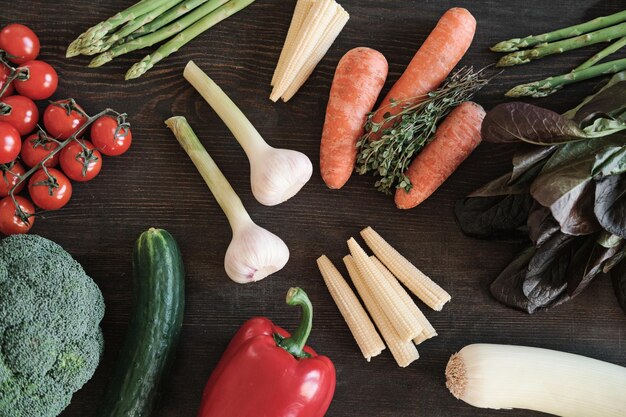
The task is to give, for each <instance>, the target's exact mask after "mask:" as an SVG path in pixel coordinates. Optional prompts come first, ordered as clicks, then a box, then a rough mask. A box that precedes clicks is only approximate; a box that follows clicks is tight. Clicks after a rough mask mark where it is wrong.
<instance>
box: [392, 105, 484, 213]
mask: <svg viewBox="0 0 626 417" xmlns="http://www.w3.org/2000/svg"><path fill="white" fill-rule="evenodd" d="M484 117H485V110H484V109H483V108H482V107H481V106H480V105H478V104H476V103H472V102H471V101H467V102H465V103H462V104H460V105H459V106H458V107H457V108H455V109H454V110H452V112H451V113H450V114H449V115H448V117H446V119H445V120H444V121H443V122H442V123H441V125H440V126H439V127H438V128H437V131H436V132H435V137H434V138H433V141H432V142H431V143H429V144H428V145H427V146H426V147H425V148H424V150H423V151H422V152H421V153H419V154H418V155H417V157H415V159H414V160H413V162H411V165H410V166H409V168H408V169H407V171H406V173H405V174H406V176H407V177H409V180H410V181H411V184H412V185H413V188H411V191H409V192H408V193H407V192H406V191H405V190H404V189H402V188H398V189H397V190H396V197H395V201H396V206H397V207H398V208H400V209H410V208H413V207H415V206H417V205H418V204H420V203H421V202H422V201H424V200H426V199H427V198H428V197H429V196H430V195H431V194H432V193H434V192H435V191H436V190H437V188H439V186H441V184H443V183H444V181H445V180H447V179H448V177H449V176H450V175H452V173H453V172H454V171H455V170H456V169H457V168H458V166H459V165H461V163H462V162H463V161H464V160H465V158H467V157H468V156H469V155H470V154H471V153H472V151H473V150H474V149H475V148H476V147H477V146H478V144H479V143H480V126H481V124H482V122H483V118H484Z"/></svg>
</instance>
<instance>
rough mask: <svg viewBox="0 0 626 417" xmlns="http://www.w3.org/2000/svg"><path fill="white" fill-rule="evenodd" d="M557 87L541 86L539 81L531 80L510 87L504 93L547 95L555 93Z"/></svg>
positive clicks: (515, 95)
mask: <svg viewBox="0 0 626 417" xmlns="http://www.w3.org/2000/svg"><path fill="white" fill-rule="evenodd" d="M558 89H559V88H558V87H552V88H545V87H544V88H542V87H541V86H540V84H539V83H537V82H532V83H527V84H521V85H518V86H516V87H513V88H511V89H510V90H509V91H507V92H506V93H505V94H504V95H505V96H507V97H534V98H539V97H547V96H549V95H550V94H552V93H555V92H556V91H557V90H558Z"/></svg>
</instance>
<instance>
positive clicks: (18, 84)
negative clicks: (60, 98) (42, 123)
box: [13, 61, 59, 100]
mask: <svg viewBox="0 0 626 417" xmlns="http://www.w3.org/2000/svg"><path fill="white" fill-rule="evenodd" d="M18 71H20V72H22V73H27V77H26V79H21V78H20V77H21V75H20V76H18V77H17V79H16V80H15V81H13V83H14V84H15V89H16V90H17V92H18V93H20V94H21V95H23V96H26V97H28V98H31V99H33V100H45V99H47V98H48V97H50V96H51V95H52V94H54V92H55V91H56V89H57V84H58V83H59V77H58V75H57V72H56V71H55V70H54V68H52V66H51V65H50V64H48V63H47V62H44V61H28V62H27V63H25V64H24V65H22V66H20V67H19V68H18Z"/></svg>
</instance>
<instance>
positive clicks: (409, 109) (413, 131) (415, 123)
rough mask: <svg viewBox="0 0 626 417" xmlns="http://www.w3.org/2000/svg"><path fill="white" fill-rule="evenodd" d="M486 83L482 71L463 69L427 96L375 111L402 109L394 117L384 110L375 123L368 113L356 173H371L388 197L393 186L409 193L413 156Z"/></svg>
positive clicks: (391, 104)
mask: <svg viewBox="0 0 626 417" xmlns="http://www.w3.org/2000/svg"><path fill="white" fill-rule="evenodd" d="M489 80H490V78H487V77H486V76H485V74H484V69H482V70H480V71H474V69H473V68H472V67H463V68H461V69H459V70H457V71H456V72H455V73H454V74H452V76H450V77H448V79H447V80H446V81H444V83H443V84H442V85H441V87H439V88H438V89H436V90H434V91H432V92H430V93H428V94H427V95H426V96H423V97H412V98H409V99H406V100H402V101H398V100H394V99H390V103H389V104H387V105H386V106H385V107H384V108H382V109H379V110H378V112H380V111H381V110H383V109H385V108H387V109H391V108H394V107H400V108H401V110H400V111H399V112H397V113H396V112H393V113H396V114H392V112H389V111H387V112H386V113H385V114H384V115H383V120H382V121H380V122H374V114H376V113H377V112H372V113H369V114H368V116H367V120H366V122H365V134H364V135H363V137H362V138H361V139H360V140H359V142H358V143H357V147H358V148H359V155H358V158H357V162H356V171H357V172H358V173H359V174H361V175H362V174H365V173H367V172H370V171H374V173H375V175H377V176H379V177H380V179H379V180H377V181H376V184H375V186H376V188H377V189H378V190H379V191H382V192H384V193H387V194H390V193H391V192H392V190H393V189H394V186H395V188H404V189H405V190H406V191H407V192H408V191H409V190H411V187H412V184H411V181H410V180H409V178H408V177H407V176H406V175H404V173H405V171H406V169H407V168H408V166H409V164H410V163H411V160H412V159H413V155H415V153H417V152H419V151H420V150H421V149H422V148H423V147H424V146H426V145H427V144H428V142H429V141H430V140H431V139H432V138H433V135H434V133H435V130H436V129H437V124H438V123H439V121H441V120H442V119H443V118H444V117H445V116H446V115H447V114H448V113H450V111H452V109H454V108H455V107H456V106H458V105H459V104H461V103H463V102H465V101H468V100H470V99H471V98H472V97H473V96H474V94H475V93H476V92H477V91H478V90H480V89H481V88H482V87H483V86H484V85H486V84H487V83H488V82H489Z"/></svg>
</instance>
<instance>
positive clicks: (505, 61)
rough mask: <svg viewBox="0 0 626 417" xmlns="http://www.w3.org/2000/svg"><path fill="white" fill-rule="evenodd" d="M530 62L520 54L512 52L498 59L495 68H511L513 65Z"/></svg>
mask: <svg viewBox="0 0 626 417" xmlns="http://www.w3.org/2000/svg"><path fill="white" fill-rule="evenodd" d="M528 62H530V59H528V58H526V56H525V54H523V53H522V52H513V53H512V54H508V55H505V56H503V57H502V58H500V60H499V61H498V63H497V64H496V67H512V66H514V65H521V64H526V63H528Z"/></svg>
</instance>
